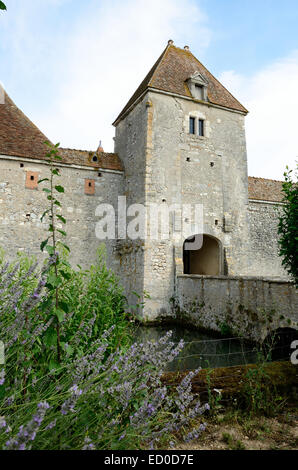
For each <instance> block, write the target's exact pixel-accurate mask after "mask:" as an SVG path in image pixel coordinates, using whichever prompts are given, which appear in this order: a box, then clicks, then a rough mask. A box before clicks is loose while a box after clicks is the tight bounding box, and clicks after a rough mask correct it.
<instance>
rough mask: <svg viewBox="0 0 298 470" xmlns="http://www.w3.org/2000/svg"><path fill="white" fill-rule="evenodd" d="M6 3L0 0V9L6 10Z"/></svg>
mask: <svg viewBox="0 0 298 470" xmlns="http://www.w3.org/2000/svg"><path fill="white" fill-rule="evenodd" d="M6 9H7V8H6V5H5V3H3V2H2V1H1V0H0V10H6Z"/></svg>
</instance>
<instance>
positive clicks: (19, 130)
mask: <svg viewBox="0 0 298 470" xmlns="http://www.w3.org/2000/svg"><path fill="white" fill-rule="evenodd" d="M4 100H5V101H4V104H0V154H2V155H13V156H18V157H30V158H44V157H45V154H46V152H47V147H46V145H45V144H44V142H45V141H46V140H49V139H47V137H46V136H45V135H44V134H43V133H42V132H41V131H40V130H39V129H38V128H37V127H36V126H35V125H34V124H33V123H32V122H31V121H30V119H28V118H27V116H25V114H23V113H22V111H21V110H20V109H19V108H17V106H16V105H15V104H14V102H13V101H12V100H11V98H10V97H9V96H8V95H7V93H5V92H4Z"/></svg>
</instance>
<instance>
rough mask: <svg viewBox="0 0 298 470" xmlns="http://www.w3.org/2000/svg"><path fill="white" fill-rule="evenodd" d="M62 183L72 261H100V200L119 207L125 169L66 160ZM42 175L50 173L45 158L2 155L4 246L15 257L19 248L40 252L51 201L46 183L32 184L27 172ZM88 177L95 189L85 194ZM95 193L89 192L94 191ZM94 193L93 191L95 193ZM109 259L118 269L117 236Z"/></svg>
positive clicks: (0, 232)
mask: <svg viewBox="0 0 298 470" xmlns="http://www.w3.org/2000/svg"><path fill="white" fill-rule="evenodd" d="M57 167H59V168H60V173H61V175H62V176H61V178H58V180H59V184H61V185H62V186H64V188H65V194H59V200H60V201H61V203H62V206H63V209H62V213H63V215H64V216H65V218H66V219H67V224H66V227H65V231H66V232H67V239H66V243H67V244H68V245H69V246H70V248H71V257H70V260H71V261H72V263H73V265H74V266H75V265H77V264H79V265H81V266H82V267H83V268H86V267H88V266H90V264H92V263H94V262H95V261H96V251H97V248H98V247H99V246H100V245H101V244H102V243H103V242H102V241H100V240H98V239H97V238H96V235H95V226H96V222H97V221H98V217H96V216H95V209H96V207H97V206H98V204H100V203H101V202H104V203H108V204H112V205H113V206H114V207H117V198H118V194H119V192H120V193H121V192H122V182H123V175H122V173H121V172H119V171H118V172H117V171H109V170H98V169H94V168H88V167H79V166H75V165H74V166H69V165H61V164H59V163H57ZM31 174H34V175H36V176H37V178H38V179H42V178H46V177H49V166H48V165H47V164H45V163H44V162H37V161H34V160H32V161H30V160H28V159H23V160H22V159H21V158H18V157H5V156H0V247H2V248H4V249H5V252H6V255H7V256H8V257H9V258H10V259H14V258H15V255H16V252H17V251H22V252H24V253H27V254H31V255H32V254H33V255H38V256H40V243H41V242H42V241H43V240H44V239H45V238H46V237H47V234H48V232H47V227H48V225H47V222H46V221H44V222H43V223H42V222H41V221H40V217H41V215H42V214H43V212H44V210H45V209H46V208H48V203H49V202H48V201H47V199H46V194H45V192H43V191H42V187H43V185H37V187H36V188H35V189H34V186H35V185H33V189H31V186H32V183H35V181H32V180H30V177H29V183H30V181H31V183H30V184H28V175H29V176H30V175H31ZM86 180H90V181H92V186H91V189H92V191H91V194H85V192H88V188H87V191H86V188H85V184H86ZM89 192H90V191H89ZM92 193H94V194H92ZM59 228H63V227H62V225H60V226H59ZM105 245H106V250H107V264H108V266H110V267H111V268H113V269H114V270H115V271H116V272H118V268H119V260H118V258H117V257H115V255H114V251H115V240H112V241H106V242H105Z"/></svg>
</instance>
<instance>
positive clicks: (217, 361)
mask: <svg viewBox="0 0 298 470" xmlns="http://www.w3.org/2000/svg"><path fill="white" fill-rule="evenodd" d="M170 330H171V331H172V333H173V334H172V339H171V341H172V342H174V343H178V342H179V341H180V340H181V339H183V340H184V342H185V346H184V349H183V350H182V351H181V353H180V354H179V356H178V357H177V358H176V359H175V360H174V361H173V362H172V363H170V364H169V365H168V367H167V370H168V371H185V370H192V369H196V368H198V367H202V368H204V369H206V368H216V367H228V366H237V365H244V364H254V363H256V362H257V361H258V358H259V357H260V351H259V350H260V348H259V347H258V346H257V345H256V344H254V343H251V342H248V341H245V340H243V339H239V338H225V337H223V336H221V335H220V334H216V333H208V332H207V333H206V332H201V331H199V330H196V329H195V328H194V329H190V328H189V327H188V328H185V327H183V326H180V325H166V326H165V325H163V326H139V327H138V328H137V331H136V335H135V337H136V341H137V342H146V341H148V340H150V341H152V340H155V341H158V340H159V339H160V338H162V337H163V336H165V334H166V333H167V332H168V331H170ZM278 356H279V355H276V357H275V360H278V359H282V357H278Z"/></svg>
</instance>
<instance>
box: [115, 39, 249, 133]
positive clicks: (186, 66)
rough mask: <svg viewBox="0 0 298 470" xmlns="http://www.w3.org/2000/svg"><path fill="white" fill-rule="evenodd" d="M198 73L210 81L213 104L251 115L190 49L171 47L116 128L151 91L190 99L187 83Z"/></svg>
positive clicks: (142, 85)
mask: <svg viewBox="0 0 298 470" xmlns="http://www.w3.org/2000/svg"><path fill="white" fill-rule="evenodd" d="M195 72H199V73H201V74H202V75H203V76H204V77H205V78H206V79H207V81H208V91H207V95H208V101H209V102H210V103H213V104H216V105H219V106H224V107H226V108H230V109H234V110H236V111H241V112H243V113H247V112H248V111H247V109H246V108H244V106H242V104H240V103H239V101H238V100H236V98H234V96H233V95H231V93H230V92H229V91H228V90H227V89H226V88H225V87H224V86H223V85H222V84H221V83H220V82H219V81H218V80H217V79H216V78H215V77H214V76H213V75H212V74H211V73H210V72H209V71H208V70H207V69H206V67H204V65H203V64H201V62H199V61H198V59H197V58H196V57H195V56H194V55H193V54H192V53H191V52H190V51H189V50H185V49H180V48H179V47H176V46H173V45H172V44H169V45H168V46H167V47H166V49H165V50H164V52H163V53H162V55H161V56H160V57H159V59H158V60H157V62H156V63H155V64H154V66H153V67H152V69H151V70H150V72H149V73H148V75H147V76H146V77H145V79H144V80H143V81H142V83H141V85H140V86H139V87H138V89H137V90H136V92H135V93H134V94H133V96H132V97H131V98H130V100H129V101H128V103H127V105H126V106H125V107H124V108H123V110H122V111H121V113H120V114H119V116H118V117H117V119H116V120H115V122H114V125H115V124H116V123H117V122H118V121H119V120H121V119H122V118H123V116H124V115H125V113H126V111H128V109H129V108H130V107H131V106H132V105H133V104H134V102H135V101H136V100H137V99H138V98H139V97H140V96H141V95H142V93H143V92H144V91H145V90H147V89H148V88H155V89H158V90H163V91H167V92H169V93H175V94H178V95H181V96H187V97H191V94H190V91H189V89H188V86H187V84H186V80H187V79H188V78H190V76H191V75H193V74H194V73H195Z"/></svg>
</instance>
